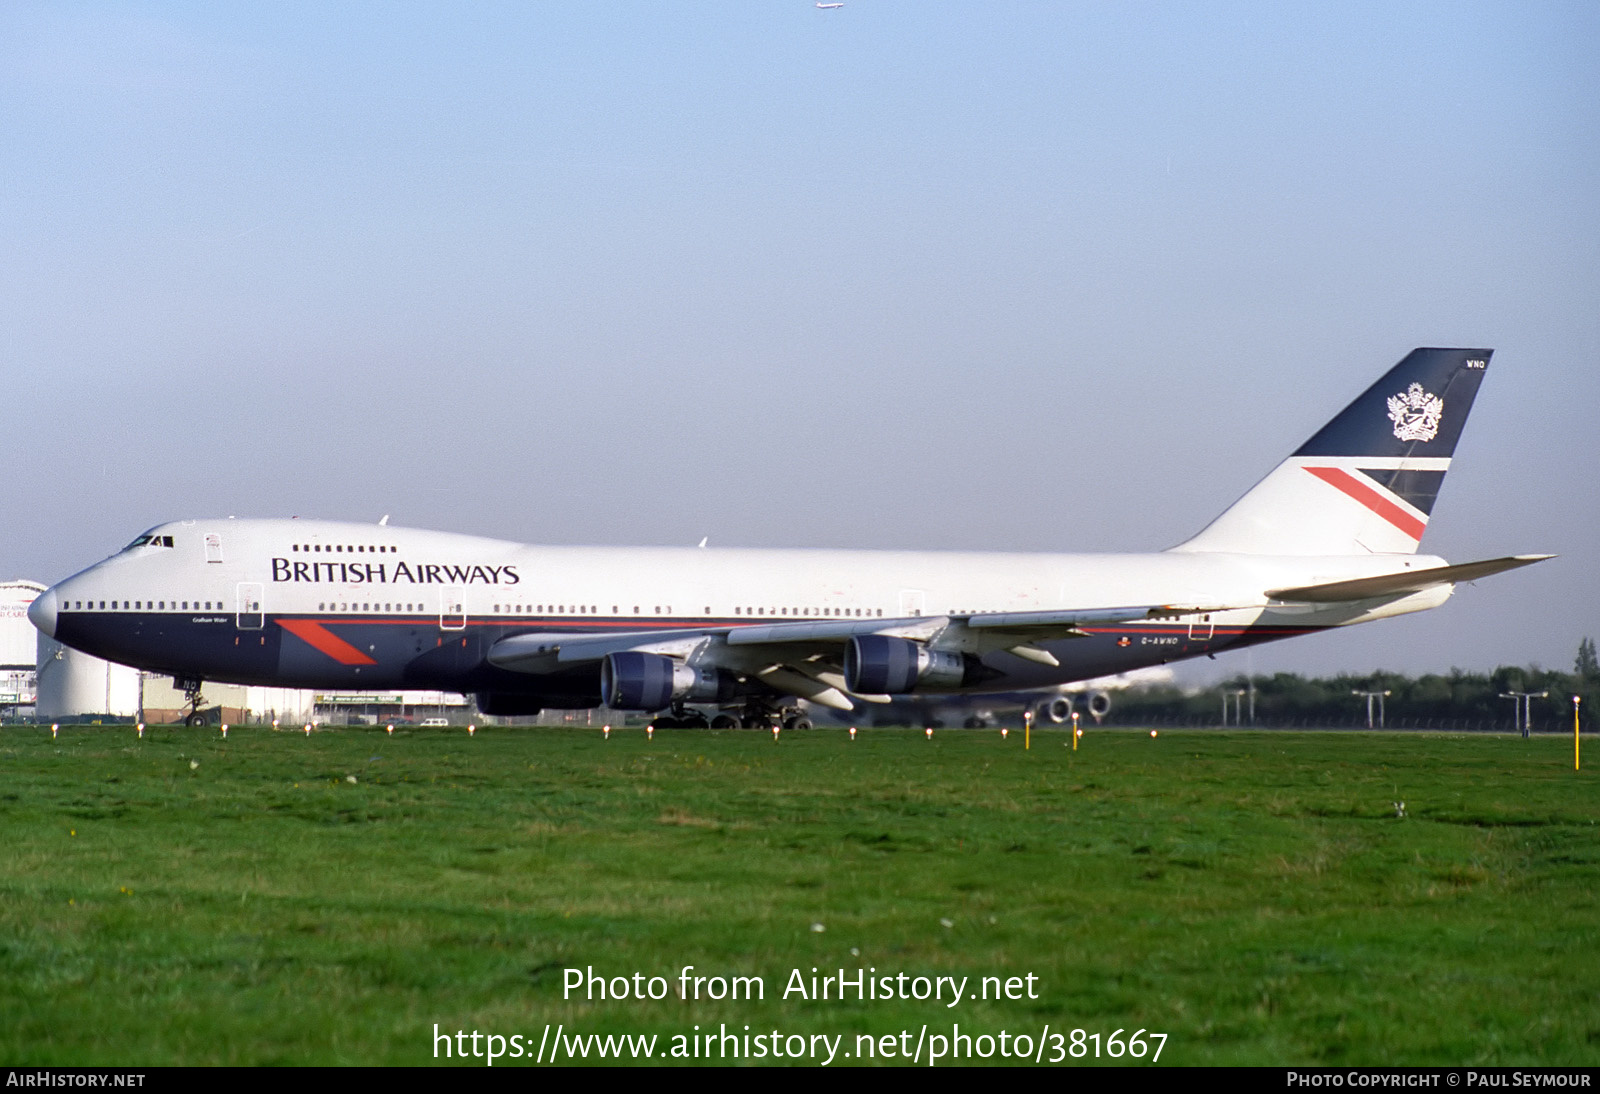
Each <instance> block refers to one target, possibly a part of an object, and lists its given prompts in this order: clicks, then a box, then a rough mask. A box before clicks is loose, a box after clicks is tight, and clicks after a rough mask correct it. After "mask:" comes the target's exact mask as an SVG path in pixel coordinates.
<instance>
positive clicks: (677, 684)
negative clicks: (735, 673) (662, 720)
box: [600, 650, 730, 710]
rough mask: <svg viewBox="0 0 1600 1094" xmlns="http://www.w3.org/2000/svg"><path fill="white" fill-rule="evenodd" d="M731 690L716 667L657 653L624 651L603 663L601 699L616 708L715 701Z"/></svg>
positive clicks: (638, 708) (608, 656)
mask: <svg viewBox="0 0 1600 1094" xmlns="http://www.w3.org/2000/svg"><path fill="white" fill-rule="evenodd" d="M728 690H730V688H729V687H728V686H727V684H726V682H725V680H724V677H723V676H722V674H721V673H719V672H717V670H716V669H713V668H694V667H692V666H690V665H685V664H684V663H683V662H681V661H675V660H673V659H672V658H670V657H663V656H661V655H660V654H658V653H640V652H639V651H637V650H624V651H622V652H621V653H613V654H608V655H607V656H606V659H605V660H604V661H602V662H601V663H600V698H601V701H602V702H603V703H605V705H606V706H608V707H610V708H612V709H613V710H661V709H662V708H664V707H668V706H671V705H672V703H673V701H674V700H682V701H685V702H690V703H714V702H717V701H718V700H720V699H723V698H725V697H726V696H725V695H724V692H726V691H728Z"/></svg>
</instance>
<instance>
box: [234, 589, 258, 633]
mask: <svg viewBox="0 0 1600 1094" xmlns="http://www.w3.org/2000/svg"><path fill="white" fill-rule="evenodd" d="M263 591H264V590H263V588H262V585H261V583H260V582H259V581H241V582H239V592H238V608H239V611H238V615H237V616H236V617H235V618H236V620H237V622H238V626H239V629H240V630H241V631H259V630H260V629H261V622H262V617H263V613H262V610H261V596H262V593H263Z"/></svg>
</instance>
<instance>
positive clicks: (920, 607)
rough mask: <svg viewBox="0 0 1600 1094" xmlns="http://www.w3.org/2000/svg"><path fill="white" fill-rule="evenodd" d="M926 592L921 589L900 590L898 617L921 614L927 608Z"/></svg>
mask: <svg viewBox="0 0 1600 1094" xmlns="http://www.w3.org/2000/svg"><path fill="white" fill-rule="evenodd" d="M927 601H928V594H927V593H925V592H923V591H922V590H921V589H901V590H900V618H902V619H904V618H905V617H907V616H912V615H921V614H922V613H923V612H924V611H925V610H926V609H927Z"/></svg>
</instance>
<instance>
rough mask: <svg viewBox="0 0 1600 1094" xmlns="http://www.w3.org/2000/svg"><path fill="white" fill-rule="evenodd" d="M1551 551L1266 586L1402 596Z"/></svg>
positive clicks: (1314, 593) (1312, 597)
mask: <svg viewBox="0 0 1600 1094" xmlns="http://www.w3.org/2000/svg"><path fill="white" fill-rule="evenodd" d="M1554 557H1556V556H1555V555H1512V556H1511V557H1510V558H1490V559H1485V560H1484V561H1482V562H1463V563H1462V564H1461V565H1459V566H1433V567H1429V568H1428V569H1426V570H1407V571H1405V572H1404V573H1398V574H1383V575H1381V576H1379V577H1359V578H1356V579H1355V580H1353V581H1330V582H1328V583H1326V584H1324V585H1300V586H1297V587H1295V588H1290V589H1268V590H1267V595H1268V596H1269V597H1271V598H1272V599H1273V600H1300V601H1306V602H1310V603H1314V604H1331V603H1336V602H1338V601H1341V600H1371V599H1373V598H1375V597H1380V596H1406V595H1409V594H1411V593H1420V592H1421V591H1422V590H1424V589H1431V588H1434V587H1435V586H1438V585H1453V584H1455V583H1456V582H1458V581H1473V580H1475V579H1477V578H1480V577H1488V576H1489V575H1490V574H1499V573H1504V572H1505V571H1507V570H1515V569H1517V568H1518V567H1521V566H1531V565H1533V564H1534V563H1535V562H1543V561H1544V560H1545V559H1547V558H1554Z"/></svg>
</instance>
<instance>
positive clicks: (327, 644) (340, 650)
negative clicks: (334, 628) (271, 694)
mask: <svg viewBox="0 0 1600 1094" xmlns="http://www.w3.org/2000/svg"><path fill="white" fill-rule="evenodd" d="M278 623H279V625H280V626H282V627H283V629H284V630H286V631H288V632H289V633H290V634H292V635H294V636H295V637H296V638H299V639H301V640H303V641H305V642H307V643H308V644H310V645H311V646H314V647H315V648H316V649H319V650H321V651H322V652H323V653H325V654H327V655H328V656H329V657H331V658H333V659H334V660H335V661H337V662H339V664H341V665H376V664H377V662H376V661H374V660H373V659H372V658H370V657H368V656H367V655H366V654H364V653H362V652H361V651H360V650H358V649H356V648H355V647H354V646H352V645H351V644H350V643H348V642H346V641H345V640H344V639H342V638H340V637H339V636H338V635H336V634H333V633H332V632H330V631H328V630H326V629H325V628H324V627H323V626H322V624H321V623H318V622H317V621H316V620H314V619H280V620H279V621H278Z"/></svg>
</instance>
